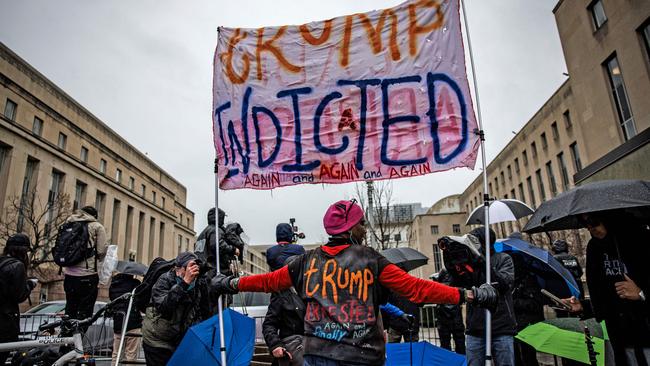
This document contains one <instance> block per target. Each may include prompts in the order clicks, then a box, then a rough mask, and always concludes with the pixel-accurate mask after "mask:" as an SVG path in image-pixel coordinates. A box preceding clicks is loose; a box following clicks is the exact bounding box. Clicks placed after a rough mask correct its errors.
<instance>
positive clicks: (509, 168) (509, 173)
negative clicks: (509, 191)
mask: <svg viewBox="0 0 650 366" xmlns="http://www.w3.org/2000/svg"><path fill="white" fill-rule="evenodd" d="M507 170H508V180H510V181H511V182H512V168H511V167H510V165H508V168H507Z"/></svg>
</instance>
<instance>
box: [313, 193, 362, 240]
mask: <svg viewBox="0 0 650 366" xmlns="http://www.w3.org/2000/svg"><path fill="white" fill-rule="evenodd" d="M355 202H356V200H354V199H353V200H352V201H338V202H336V203H335V204H333V205H331V206H330V207H329V208H328V209H327V212H325V216H324V217H323V226H325V231H326V232H327V233H328V234H329V235H336V234H340V233H344V232H346V231H349V230H350V229H352V228H353V227H354V226H355V225H356V224H358V223H359V221H361V219H363V216H364V213H363V209H361V207H359V205H357V204H356V203H355Z"/></svg>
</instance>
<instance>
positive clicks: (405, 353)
mask: <svg viewBox="0 0 650 366" xmlns="http://www.w3.org/2000/svg"><path fill="white" fill-rule="evenodd" d="M411 346H413V349H411ZM411 352H412V356H413V357H412V359H413V363H411V354H410V353H411ZM407 365H410V366H413V365H426V366H436V365H439V366H443V365H444V366H464V365H467V362H466V360H465V356H463V355H459V354H457V353H454V352H451V351H447V350H446V349H444V348H440V347H437V346H434V345H432V344H431V343H429V342H417V343H412V344H409V343H388V344H386V366H407Z"/></svg>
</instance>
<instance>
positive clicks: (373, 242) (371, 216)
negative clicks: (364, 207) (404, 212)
mask: <svg viewBox="0 0 650 366" xmlns="http://www.w3.org/2000/svg"><path fill="white" fill-rule="evenodd" d="M366 188H367V195H368V221H369V222H368V223H369V224H370V246H371V247H372V248H374V249H377V250H379V249H380V248H379V247H378V246H377V238H375V202H374V200H373V194H374V191H375V187H374V185H373V182H372V181H371V180H369V181H366Z"/></svg>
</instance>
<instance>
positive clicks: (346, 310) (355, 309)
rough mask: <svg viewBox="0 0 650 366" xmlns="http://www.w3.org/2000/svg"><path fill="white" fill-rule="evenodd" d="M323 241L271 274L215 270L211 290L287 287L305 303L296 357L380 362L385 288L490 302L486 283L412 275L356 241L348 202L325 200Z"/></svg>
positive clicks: (418, 299)
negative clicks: (467, 284) (455, 283)
mask: <svg viewBox="0 0 650 366" xmlns="http://www.w3.org/2000/svg"><path fill="white" fill-rule="evenodd" d="M323 224H324V226H325V231H326V232H327V233H328V234H329V235H330V238H329V241H328V243H327V244H325V245H322V246H320V247H318V248H316V249H313V250H310V251H307V252H306V253H305V254H303V255H301V256H298V257H297V258H296V259H295V260H293V261H291V262H290V263H289V264H288V265H285V266H283V267H282V268H280V269H278V270H276V271H273V272H271V273H266V274H260V275H253V276H247V277H241V278H234V277H232V276H223V275H222V276H217V277H215V278H214V279H213V281H212V286H213V291H216V292H218V293H222V294H224V293H230V294H234V293H237V292H238V291H253V292H278V291H282V290H286V289H289V288H291V286H293V287H294V288H295V289H296V291H297V292H298V295H299V296H300V298H301V299H302V301H303V303H304V304H305V309H306V312H305V317H304V331H305V334H304V340H303V346H304V364H305V365H307V366H309V365H324V366H330V365H331V366H339V365H341V366H342V365H382V364H384V360H385V356H386V345H385V339H384V334H383V326H382V321H381V316H380V315H379V306H380V304H382V303H384V302H385V299H386V295H387V293H386V292H387V290H392V291H394V292H396V293H397V294H398V295H400V296H403V297H406V298H408V299H409V300H411V301H413V302H415V303H449V304H458V303H463V302H465V301H467V302H470V303H475V304H477V305H480V306H492V305H496V297H497V295H496V291H495V290H494V288H493V287H492V286H490V285H482V286H481V287H480V288H478V287H474V288H472V289H471V290H466V289H463V288H455V287H449V286H446V285H442V284H439V283H437V282H433V281H428V280H423V279H420V278H417V277H413V276H411V275H409V274H408V273H406V272H404V271H403V270H401V269H400V268H399V267H397V266H396V265H394V264H392V263H390V262H389V261H388V260H387V259H386V258H385V257H384V256H382V255H381V254H380V253H378V252H377V251H375V250H374V249H372V248H370V247H368V246H365V245H361V244H362V243H363V240H364V239H365V235H366V228H365V214H364V212H363V210H362V209H361V207H359V205H357V204H356V203H355V201H354V200H352V201H338V202H336V203H334V204H332V205H331V206H330V207H329V208H328V209H327V212H326V213H325V216H324V217H323Z"/></svg>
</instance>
